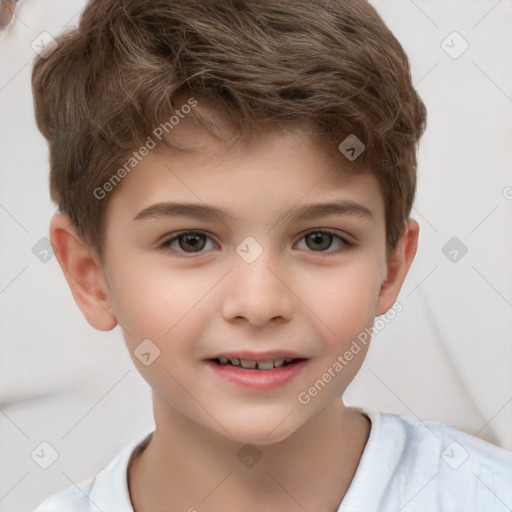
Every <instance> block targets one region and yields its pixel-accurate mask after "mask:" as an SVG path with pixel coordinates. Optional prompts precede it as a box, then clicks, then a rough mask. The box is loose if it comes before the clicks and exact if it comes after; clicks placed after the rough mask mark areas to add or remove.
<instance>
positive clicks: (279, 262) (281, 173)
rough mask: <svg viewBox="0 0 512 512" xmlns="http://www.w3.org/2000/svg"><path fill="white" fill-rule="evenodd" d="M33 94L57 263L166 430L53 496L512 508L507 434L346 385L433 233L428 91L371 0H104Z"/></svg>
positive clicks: (127, 505) (138, 501)
mask: <svg viewBox="0 0 512 512" xmlns="http://www.w3.org/2000/svg"><path fill="white" fill-rule="evenodd" d="M33 88H34V96H35V107H36V118H37V122H38V126H39V128H40V130H41V131H42V132H43V134H44V135H45V136H46V137H47V138H48V140H49V144H50V164H51V179H50V184H51V194H52V199H53V200H54V201H55V202H56V203H57V205H58V206H59V209H60V213H58V214H56V215H55V216H54V217H53V218H52V221H51V225H50V235H51V240H52V244H53V247H54V250H55V253H56V256H57V258H58V261H59V263H60V265H61V266H62V268H63V270H64V273H65V276H66V279H67V281H68V283H69V285H70V287H71V290H72V292H73V296H74V298H75V301H76V302H77V304H78V306H79V307H80V309H81V311H82V312H83V314H84V315H85V317H86V319H87V320H88V322H89V323H90V324H91V325H92V326H93V327H94V328H96V329H100V330H110V329H113V328H114V327H115V326H116V325H117V324H119V325H120V326H121V327H122V329H123V335H124V338H125V341H126V344H127V346H128V349H129V350H130V354H131V356H132V359H133V362H134V364H135V365H136V367H137V368H138V370H139V371H140V373H141V375H142V376H143V378H144V379H145V380H146V381H147V382H148V384H149V385H150V386H151V387H152V390H153V409H154V416H155V427H156V428H155V431H154V432H150V433H149V434H148V435H147V436H146V437H145V438H144V439H142V440H140V439H138V440H134V441H133V442H132V443H131V444H130V445H129V446H127V447H126V449H124V450H123V452H122V453H121V454H120V455H119V456H118V457H117V458H116V459H115V460H114V461H112V463H110V464H109V465H108V466H107V467H106V468H104V469H103V470H102V471H100V472H99V473H98V474H97V475H96V476H95V477H94V478H90V479H89V480H87V481H86V482H83V483H81V484H80V485H79V487H80V489H77V488H76V487H74V486H73V487H71V488H69V489H67V490H65V491H63V492H61V493H59V494H57V495H55V496H52V497H50V498H48V499H47V500H45V501H44V502H43V503H42V504H41V505H40V506H39V507H38V509H37V511H38V512H48V511H59V512H60V511H73V512H80V511H86V510H102V511H103V512H108V511H124V512H125V511H130V512H131V511H136V512H150V511H151V512H153V511H163V510H166V511H167V510H168V511H171V510H172V511H187V510H188V511H195V510H197V511H208V512H216V511H224V512H226V511H227V512H230V511H241V510H244V511H263V510H264V511H284V510H285V511H296V510H297V511H299V510H308V511H315V512H332V511H336V510H339V511H377V510H378V511H383V510H393V511H396V510H404V511H423V510H432V511H433V510H435V511H438V510H454V511H455V510H457V511H459V510H461V511H462V510H464V511H470V510H493V511H495V510H496V511H498V510H510V507H512V491H511V488H512V486H511V485H510V483H511V482H512V456H511V454H509V453H508V452H506V451H505V450H501V449H499V448H497V447H495V446H493V445H490V444H488V443H485V442H483V441H481V440H478V439H473V438H471V437H470V436H468V435H466V434H463V433H461V432H458V431H456V430H454V429H452V428H450V427H447V426H444V425H441V424H438V423H422V424H413V423H410V422H408V421H406V420H404V419H401V418H399V417H397V416H392V415H387V414H379V413H370V412H364V411H360V410H356V409H352V408H350V407H346V406H345V404H344V403H343V401H342V399H341V396H342V395H343V392H344V391H345V389H346V388H347V386H348V384H349V383H350V382H351V381H352V379H353V378H354V377H355V375H356V374H357V372H358V370H359V368H360V367H361V365H362V362H363V360H364V356H365V354H366V352H367V350H368V343H367V342H362V341H361V340H363V339H364V337H363V336H361V333H365V332H367V331H368V329H371V327H372V325H373V322H374V318H375V316H378V315H383V314H385V313H387V312H389V311H391V310H392V308H394V304H395V301H396V298H397V296H398V293H399V291H400V289H401V286H402V283H403V282H404V279H405V277H406V274H407V272H408V270H409V267H410V265H411V263H412V261H413V259H414V256H415V253H416V248H417V241H418V232H419V226H418V224H417V223H416V222H415V221H414V220H413V219H410V218H409V215H410V211H411V207H412V204H413V200H414V193H415V188H416V145H417V143H418V141H419V139H420V137H421V135H422V133H423V131H424V127H425V117H426V114H425V108H424V106H423V103H422V102H421V100H420V98H419V97H418V95H417V94H416V92H415V91H414V88H413V86H412V84H411V79H410V71H409V64H408V60H407V57H406V55H405V54H404V52H403V50H402V48H401V46H400V44H399V43H398V42H397V40H396V39H395V38H394V36H393V35H392V34H391V33H390V31H389V30H388V29H387V28H386V27H385V25H384V23H383V22H382V20H381V19H380V18H379V16H378V15H377V13H376V12H375V10H374V9H373V8H372V7H371V6H370V5H369V4H368V3H367V2H366V1H364V0H350V1H346V0H345V1H341V0H319V1H317V2H308V1H305V0H282V1H280V2H269V1H264V0H244V1H235V0H231V1H228V0H225V1H224V0H222V1H215V2H214V1H205V0H202V1H200V0H142V1H141V0H138V1H133V0H122V1H114V0H92V1H90V2H89V4H88V5H87V7H86V9H85V11H84V13H83V15H82V17H81V20H80V25H79V27H78V29H77V30H75V31H72V32H71V33H69V34H66V35H64V36H61V37H60V38H59V39H58V46H57V47H56V49H55V50H54V51H53V53H51V54H50V55H46V56H45V58H39V59H38V60H37V61H36V63H35V67H34V72H33ZM327 242H329V243H327ZM463 454H465V459H464V460H462V459H463ZM451 459H456V460H457V464H454V463H450V462H451ZM461 461H462V462H461Z"/></svg>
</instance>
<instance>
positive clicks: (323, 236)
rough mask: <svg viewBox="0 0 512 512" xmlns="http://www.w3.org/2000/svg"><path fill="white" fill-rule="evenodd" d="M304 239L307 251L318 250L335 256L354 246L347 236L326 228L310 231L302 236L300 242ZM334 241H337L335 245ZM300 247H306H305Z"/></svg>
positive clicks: (324, 254)
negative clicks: (325, 229)
mask: <svg viewBox="0 0 512 512" xmlns="http://www.w3.org/2000/svg"><path fill="white" fill-rule="evenodd" d="M302 240H305V244H304V245H305V246H306V247H305V250H306V251H308V250H309V252H316V253H319V254H321V255H322V256H334V255H336V254H339V253H340V251H344V250H348V249H350V248H351V247H353V246H354V244H353V243H351V242H349V241H348V240H347V239H346V238H344V237H342V236H340V235H338V234H336V233H331V232H330V231H324V230H316V231H310V232H309V233H307V234H306V235H304V236H303V237H302V238H301V240H300V242H302ZM333 242H334V243H335V245H334V247H333ZM336 244H337V245H336ZM299 248H300V249H304V247H299Z"/></svg>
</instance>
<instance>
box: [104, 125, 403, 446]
mask: <svg viewBox="0 0 512 512" xmlns="http://www.w3.org/2000/svg"><path fill="white" fill-rule="evenodd" d="M190 137H191V139H193V138H194V137H193V135H190ZM196 143H197V144H199V143H201V148H202V150H201V152H199V153H194V154H192V153H185V152H177V151H173V152H170V151H169V153H168V154H165V155H164V154H157V152H156V151H154V152H152V153H150V154H149V155H148V156H147V157H145V158H144V159H143V160H142V161H141V162H140V163H139V164H138V165H137V167H136V168H135V169H134V170H133V171H132V172H131V173H130V174H129V175H128V176H127V177H126V178H125V179H124V181H123V183H122V188H120V189H119V190H117V191H116V193H115V194H113V195H112V198H111V199H110V203H109V205H108V208H107V214H106V222H107V233H106V248H105V262H104V267H103V272H104V276H105V279H106V281H105V282H106V283H108V289H109V291H110V298H109V304H110V306H111V311H112V312H113V314H114V315H115V317H116V319H117V321H118V322H119V323H120V324H121V326H122V327H123V329H124V337H125V340H126V343H127V346H128V348H129V350H130V353H131V355H132V359H133V361H134V363H135V365H136V366H137V368H138V369H139V371H140V373H141V374H142V376H143V377H144V379H145V380H146V381H147V382H148V383H149V384H150V385H151V387H152V388H153V390H154V392H155V397H157V398H158V400H156V401H155V407H157V408H160V409H161V410H159V411H155V414H156V415H160V417H164V416H168V417H176V415H180V417H181V418H182V419H184V418H186V419H188V420H192V421H193V422H194V423H196V424H197V423H199V424H200V425H203V426H206V427H208V428H209V429H213V430H215V431H217V432H219V433H220V434H222V435H224V436H228V437H231V438H234V439H237V440H240V441H244V442H253V443H258V442H260V443H268V442H275V441H278V440H281V439H284V438H286V437H288V436H289V435H290V434H292V433H293V432H295V431H296V430H297V429H298V428H300V427H301V426H302V425H304V424H305V423H306V422H307V421H308V420H310V419H312V418H313V417H315V416H316V415H317V414H318V413H319V412H320V411H321V410H322V409H324V408H325V407H326V406H327V405H329V404H330V403H332V402H333V400H334V398H336V397H338V396H339V395H341V394H342V393H343V391H344V390H345V388H346V387H347V386H348V384H349V383H350V382H351V381H352V379H353V378H354V376H355V375H356V373H357V372H358V370H359V368H360V366H361V364H362V362H363V359H364V356H365V354H366V347H365V346H364V345H362V344H360V346H361V351H360V352H359V353H358V354H357V355H355V356H354V358H353V359H352V360H351V361H350V362H346V364H345V365H344V366H343V369H342V370H341V371H339V372H336V376H335V377H334V378H332V379H330V382H328V383H326V384H325V386H324V387H323V389H322V390H321V391H319V392H318V394H316V396H313V397H310V398H311V399H310V400H309V403H304V402H305V400H304V399H303V400H302V401H300V400H299V395H300V394H301V393H302V396H304V392H307V391H308V389H309V388H310V387H311V386H313V385H314V383H315V382H316V381H318V379H321V378H322V375H323V374H325V373H326V372H328V370H329V368H331V373H332V368H333V365H334V363H335V362H336V361H337V360H338V359H337V358H338V356H342V355H343V354H344V353H345V352H346V351H347V350H348V349H349V347H350V346H351V344H352V342H353V340H356V339H357V336H358V334H360V333H361V332H362V331H364V329H365V328H370V327H371V326H372V325H373V321H374V317H375V315H376V314H382V313H384V312H385V311H386V310H387V309H389V308H390V307H391V306H392V304H393V303H394V300H395V298H396V294H397V293H398V290H396V293H395V292H394V291H392V292H391V293H388V294H385V293H380V292H381V285H382V283H383V280H384V279H385V278H386V274H387V272H388V270H389V266H388V265H387V260H386V237H385V212H384V202H383V198H382V196H381V193H380V191H379V187H378V185H377V182H376V179H375V178H374V177H373V176H371V175H370V174H364V175H353V176H352V175H350V174H349V173H347V172H346V171H344V169H343V168H342V165H343V164H340V163H339V162H338V163H335V162H334V161H333V160H332V159H331V158H329V157H328V156H326V155H325V153H323V152H322V151H321V150H320V149H319V148H318V147H317V146H315V145H313V143H312V142H311V141H310V140H309V139H307V138H306V137H305V136H304V135H300V134H290V133H285V132H267V133H266V134H260V135H258V136H257V137H255V138H254V139H253V140H252V141H251V144H250V145H249V146H247V147H244V148H241V149H239V150H236V151H233V152H228V153H226V152H225V150H224V152H223V149H222V146H220V145H216V143H214V142H213V140H211V139H208V138H205V137H204V136H202V137H201V138H200V137H199V136H198V137H197V139H196ZM347 164H348V162H347ZM335 201H337V202H340V201H346V202H347V204H348V202H350V203H351V204H352V203H353V205H352V206H353V207H352V208H351V209H345V211H344V212H341V213H340V212H338V213H329V214H318V215H314V216H312V215H308V216H306V217H304V218H300V219H299V218H295V219H294V218H292V216H291V215H288V214H289V213H290V212H299V211H300V210H301V209H302V208H305V207H306V206H307V205H313V204H315V205H317V204H323V203H331V202H335ZM167 203H189V204H190V203H193V204H194V205H197V206H198V207H200V208H201V211H203V209H205V208H207V207H212V208H219V209H223V210H227V211H229V212H230V215H231V217H227V218H225V219H222V220H220V219H218V218H216V217H214V216H209V217H208V218H207V217H206V216H204V217H203V216H194V215H192V214H190V215H178V214H176V215H166V214H165V208H161V209H160V210H158V211H157V213H156V214H154V215H146V214H144V213H141V212H144V211H147V209H148V208H151V207H153V206H154V205H157V204H167ZM158 212H160V213H158ZM168 213H171V209H170V208H168ZM182 231H195V232H198V233H196V235H195V236H193V234H192V235H189V236H188V237H187V236H183V237H181V241H180V238H176V239H174V241H171V239H172V238H173V237H174V236H177V234H178V232H182ZM319 231H320V232H328V233H324V234H323V235H322V234H321V233H318V232H319ZM315 233H316V235H315ZM306 235H308V236H306ZM164 243H166V244H167V247H165V246H164V245H163V244H164ZM169 247H170V248H169ZM400 284H401V283H400ZM398 289H399V287H398ZM143 340H151V343H148V342H147V341H146V342H145V343H146V345H142V346H141V347H145V349H144V351H143V352H149V353H150V354H151V355H150V356H143V357H142V359H144V358H146V359H148V358H149V360H150V361H151V360H152V359H153V357H154V356H155V354H156V353H157V352H158V350H159V351H160V354H159V356H158V357H157V358H156V359H155V360H154V361H153V362H151V364H149V365H147V366H146V365H144V364H143V363H142V362H141V361H140V360H139V358H138V357H136V356H135V355H134V351H135V352H136V353H139V352H140V349H137V347H138V346H139V345H140V344H141V342H143ZM156 347H157V348H156ZM265 352H272V353H271V354H265ZM237 354H238V355H239V357H240V356H245V358H247V359H254V360H262V359H263V360H268V359H273V360H276V359H277V360H279V359H283V358H284V357H291V358H300V359H302V362H295V363H292V364H291V365H290V366H288V367H283V368H280V369H273V370H263V369H241V368H235V367H233V366H231V365H230V364H228V366H221V365H220V364H218V361H217V362H215V361H213V360H214V359H216V358H221V357H236V356H237Z"/></svg>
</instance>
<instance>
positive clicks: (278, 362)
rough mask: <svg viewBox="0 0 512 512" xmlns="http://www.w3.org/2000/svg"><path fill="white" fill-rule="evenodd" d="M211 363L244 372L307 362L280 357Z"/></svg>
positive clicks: (225, 360) (218, 358)
mask: <svg viewBox="0 0 512 512" xmlns="http://www.w3.org/2000/svg"><path fill="white" fill-rule="evenodd" d="M210 361H212V362H214V363H216V364H218V365H220V366H235V367H239V368H243V369H244V370H267V371H268V370H273V369H274V368H282V367H284V366H289V365H291V364H295V363H298V362H300V361H305V358H293V357H286V358H285V357H280V358H276V359H268V360H266V361H261V360H260V361H258V360H255V359H242V358H239V357H216V358H214V359H210Z"/></svg>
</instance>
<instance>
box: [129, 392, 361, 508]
mask: <svg viewBox="0 0 512 512" xmlns="http://www.w3.org/2000/svg"><path fill="white" fill-rule="evenodd" d="M153 400H154V409H155V425H156V428H155V432H154V434H153V436H152V438H151V441H150V442H149V444H148V446H147V447H146V449H145V450H144V451H143V452H142V453H141V454H140V455H139V456H138V457H136V458H135V460H134V461H133V464H132V466H131V468H130V471H129V483H130V495H131V499H132V503H133V505H134V510H135V512H149V511H153V510H157V509H158V508H160V509H165V510H171V509H169V506H172V507H173V508H172V510H182V511H183V510H191V511H193V510H194V509H197V510H198V511H201V510H209V511H212V512H213V511H216V510H219V511H220V510H222V511H224V512H229V511H231V510H233V511H235V510H236V511H239V510H266V511H269V512H270V511H273V510H275V511H282V510H287V511H295V510H297V511H299V510H300V511H303V510H304V509H306V510H315V511H318V512H324V511H325V512H333V511H334V510H337V508H338V507H339V505H340V503H341V501H342V499H343V496H344V495H345V493H346V491H347V489H348V487H349V486H350V483H351V481H352V478H353V476H354V473H355V471H356V469H357V466H358V464H359V460H360V458H361V455H362V452H363V450H364V447H365V445H366V441H367V439H368V435H369V430H370V426H369V423H368V422H367V420H366V419H365V418H364V417H363V416H362V415H361V414H360V413H359V412H358V411H355V410H353V409H350V408H347V407H345V405H344V404H343V402H342V401H341V400H336V401H334V402H332V403H331V404H330V405H329V406H327V407H326V408H325V409H324V410H323V411H321V412H320V414H318V415H317V416H316V417H314V418H313V419H311V420H310V421H309V422H308V423H307V424H305V425H304V426H303V427H302V428H300V429H299V430H298V431H297V432H295V433H294V434H292V435H291V436H289V437H288V438H286V439H285V440H284V441H281V442H278V443H273V444H268V445H258V446H254V445H250V444H247V445H244V443H241V442H239V441H235V440H232V439H229V438H227V437H224V436H222V435H220V434H218V433H217V432H215V431H212V430H211V429H207V428H205V427H203V426H202V425H199V424H197V423H195V422H192V421H190V420H189V419H188V418H187V417H185V416H184V415H182V414H180V413H179V412H178V411H176V409H174V408H173V407H172V406H170V405H169V404H168V403H167V402H165V400H164V399H163V398H162V397H161V396H160V395H158V394H154V397H153Z"/></svg>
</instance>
